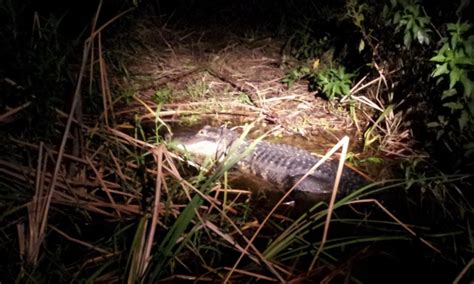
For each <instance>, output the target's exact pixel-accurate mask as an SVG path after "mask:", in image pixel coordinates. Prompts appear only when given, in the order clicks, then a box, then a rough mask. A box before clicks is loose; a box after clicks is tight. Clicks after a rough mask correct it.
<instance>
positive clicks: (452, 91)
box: [441, 89, 458, 100]
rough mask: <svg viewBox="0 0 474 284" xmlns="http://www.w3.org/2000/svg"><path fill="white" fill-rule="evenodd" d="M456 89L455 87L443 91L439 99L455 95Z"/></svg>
mask: <svg viewBox="0 0 474 284" xmlns="http://www.w3.org/2000/svg"><path fill="white" fill-rule="evenodd" d="M457 93H458V91H457V90H456V89H448V90H445V91H444V92H443V95H442V96H441V100H444V99H446V98H449V97H452V96H454V95H456V94H457Z"/></svg>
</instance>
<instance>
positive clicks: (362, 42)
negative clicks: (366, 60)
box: [359, 39, 365, 53]
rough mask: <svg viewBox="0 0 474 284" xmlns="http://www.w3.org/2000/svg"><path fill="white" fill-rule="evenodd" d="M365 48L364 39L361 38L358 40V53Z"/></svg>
mask: <svg viewBox="0 0 474 284" xmlns="http://www.w3.org/2000/svg"><path fill="white" fill-rule="evenodd" d="M364 48H365V41H364V40H363V39H361V40H360V42H359V53H360V52H362V50H364Z"/></svg>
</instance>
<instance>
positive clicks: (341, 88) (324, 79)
mask: <svg viewBox="0 0 474 284" xmlns="http://www.w3.org/2000/svg"><path fill="white" fill-rule="evenodd" d="M313 76H315V77H314V81H315V83H316V84H317V85H318V87H320V88H321V89H322V92H323V93H324V94H326V96H327V97H328V99H329V100H333V99H334V98H336V97H343V96H348V95H349V94H350V88H351V84H352V81H351V78H352V77H354V74H351V73H346V71H345V68H344V67H338V68H337V69H336V68H325V69H323V70H321V71H320V72H318V73H317V74H315V75H313Z"/></svg>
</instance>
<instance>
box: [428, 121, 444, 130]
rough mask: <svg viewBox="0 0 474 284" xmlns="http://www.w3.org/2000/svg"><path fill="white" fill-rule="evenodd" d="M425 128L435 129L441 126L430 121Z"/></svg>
mask: <svg viewBox="0 0 474 284" xmlns="http://www.w3.org/2000/svg"><path fill="white" fill-rule="evenodd" d="M426 126H427V127H428V128H435V127H438V126H441V124H439V123H438V122H436V121H432V122H428V123H427V124H426Z"/></svg>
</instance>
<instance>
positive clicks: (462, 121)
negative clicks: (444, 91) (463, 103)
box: [458, 111, 469, 132]
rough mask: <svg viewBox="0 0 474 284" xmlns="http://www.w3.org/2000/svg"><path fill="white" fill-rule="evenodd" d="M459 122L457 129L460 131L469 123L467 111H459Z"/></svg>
mask: <svg viewBox="0 0 474 284" xmlns="http://www.w3.org/2000/svg"><path fill="white" fill-rule="evenodd" d="M458 123H459V130H461V132H462V131H463V130H464V129H465V128H466V126H467V124H468V123H469V113H468V112H467V111H463V112H461V116H460V117H459V119H458Z"/></svg>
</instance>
